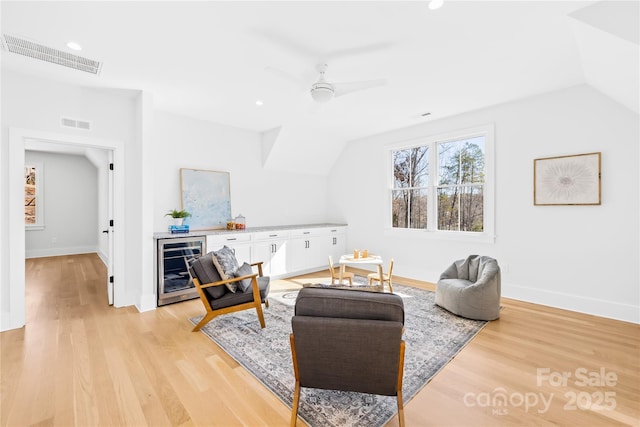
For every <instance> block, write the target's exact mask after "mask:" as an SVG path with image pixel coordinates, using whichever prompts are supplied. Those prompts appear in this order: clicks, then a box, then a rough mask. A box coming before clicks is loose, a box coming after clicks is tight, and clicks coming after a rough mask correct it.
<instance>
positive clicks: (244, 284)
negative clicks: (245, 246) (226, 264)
mask: <svg viewBox="0 0 640 427" xmlns="http://www.w3.org/2000/svg"><path fill="white" fill-rule="evenodd" d="M251 274H253V268H251V265H249V264H247V263H246V262H245V263H244V264H242V265H241V266H240V267H238V269H237V270H236V271H234V272H233V277H242V276H249V275H251ZM236 285H237V286H238V289H240V291H241V292H247V290H249V289H251V279H244V280H241V281H239V282H236Z"/></svg>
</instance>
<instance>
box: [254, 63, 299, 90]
mask: <svg viewBox="0 0 640 427" xmlns="http://www.w3.org/2000/svg"><path fill="white" fill-rule="evenodd" d="M264 70H265V71H266V72H268V73H270V74H272V75H274V76H276V77H278V78H279V79H280V80H282V81H285V82H287V83H289V84H292V85H295V86H296V87H297V88H298V89H306V88H307V86H308V85H307V84H306V83H305V82H304V81H303V80H302V79H300V78H298V77H296V76H294V75H293V74H291V73H288V72H286V71H283V70H281V69H279V68H275V67H264Z"/></svg>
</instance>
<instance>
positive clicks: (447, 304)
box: [435, 255, 501, 320]
mask: <svg viewBox="0 0 640 427" xmlns="http://www.w3.org/2000/svg"><path fill="white" fill-rule="evenodd" d="M500 292H501V289H500V267H499V266H498V261H496V260H495V259H493V258H490V257H488V256H480V255H470V256H468V257H467V258H465V259H461V260H458V261H455V262H454V263H453V264H451V265H450V266H449V267H448V268H447V269H446V270H445V271H444V272H443V273H442V274H441V275H440V279H439V280H438V283H437V285H436V295H435V302H436V304H437V305H439V306H440V307H442V308H444V309H446V310H449V311H450V312H452V313H454V314H457V315H458V316H462V317H466V318H469V319H476V320H495V319H497V318H498V317H500Z"/></svg>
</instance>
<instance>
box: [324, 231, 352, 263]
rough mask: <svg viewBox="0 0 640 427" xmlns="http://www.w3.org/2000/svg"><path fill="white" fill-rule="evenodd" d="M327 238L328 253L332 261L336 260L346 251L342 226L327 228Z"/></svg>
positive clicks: (344, 232) (344, 233)
mask: <svg viewBox="0 0 640 427" xmlns="http://www.w3.org/2000/svg"><path fill="white" fill-rule="evenodd" d="M327 240H328V245H329V255H331V256H332V257H333V261H334V262H336V263H337V262H338V260H339V259H340V257H341V256H342V255H344V254H345V253H346V250H347V245H346V230H345V228H344V227H333V228H328V229H327Z"/></svg>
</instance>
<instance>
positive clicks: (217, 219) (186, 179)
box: [180, 168, 231, 230]
mask: <svg viewBox="0 0 640 427" xmlns="http://www.w3.org/2000/svg"><path fill="white" fill-rule="evenodd" d="M180 188H181V193H182V209H184V210H186V211H187V212H189V213H191V217H189V218H185V222H184V223H185V224H187V225H189V228H190V229H191V230H212V229H220V228H226V225H227V220H228V219H229V218H231V194H230V184H229V172H217V171H208V170H199V169H184V168H182V169H180Z"/></svg>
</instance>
